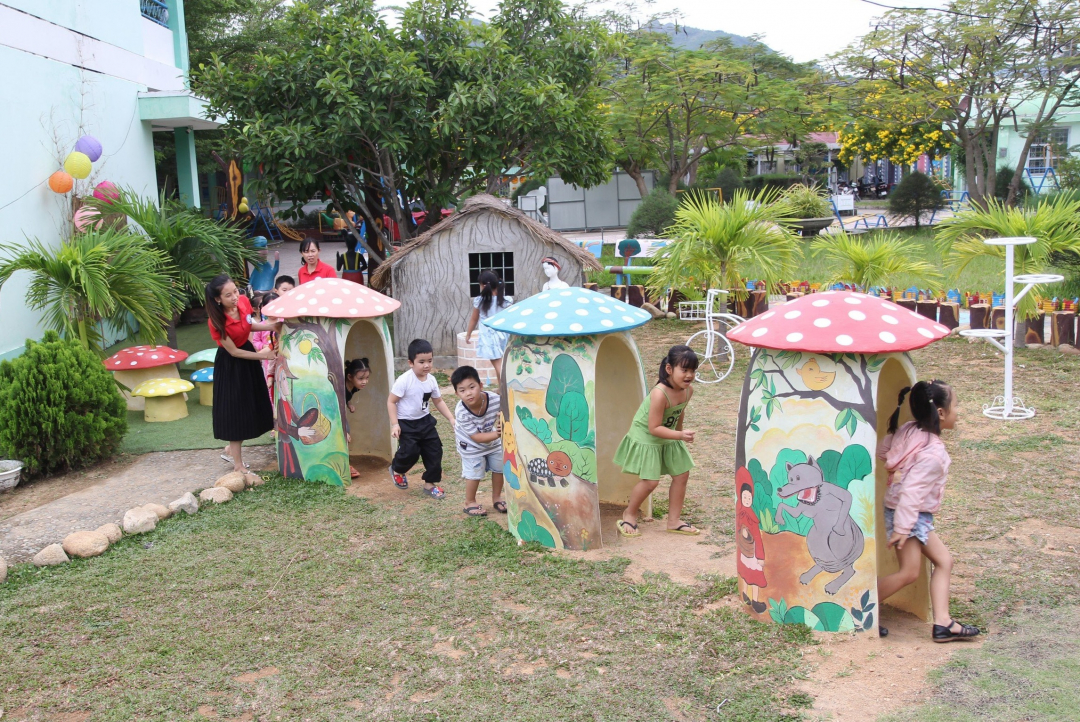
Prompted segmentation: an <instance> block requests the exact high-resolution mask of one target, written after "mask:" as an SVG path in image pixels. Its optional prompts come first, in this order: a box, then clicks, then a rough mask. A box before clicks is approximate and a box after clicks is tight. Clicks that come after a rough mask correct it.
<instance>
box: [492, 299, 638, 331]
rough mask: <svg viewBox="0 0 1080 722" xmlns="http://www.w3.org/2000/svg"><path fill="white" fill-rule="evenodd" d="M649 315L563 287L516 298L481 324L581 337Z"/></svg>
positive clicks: (632, 325) (627, 325)
mask: <svg viewBox="0 0 1080 722" xmlns="http://www.w3.org/2000/svg"><path fill="white" fill-rule="evenodd" d="M651 318H652V316H650V315H649V314H648V313H647V312H645V311H643V310H642V309H640V308H634V307H633V306H631V305H629V304H627V303H623V302H622V301H619V300H617V299H614V298H611V297H609V296H603V295H601V294H599V293H597V292H596V291H587V290H585V289H583V288H566V289H562V290H559V291H545V292H543V293H538V294H536V295H535V296H531V297H529V298H526V299H523V300H521V301H518V302H517V303H515V304H514V305H513V306H511V307H510V308H507V309H504V310H502V311H500V312H499V313H496V314H494V315H493V316H491V317H490V318H487V319H485V320H484V321H483V323H484V324H486V325H487V326H490V327H492V328H499V329H502V330H505V331H509V332H510V333H517V334H521V335H522V336H584V335H588V334H595V333H612V332H615V331H624V330H627V329H631V328H635V327H637V326H640V325H642V324H643V323H646V322H647V321H649V320H650V319H651ZM510 319H515V320H516V323H510V322H509V321H510Z"/></svg>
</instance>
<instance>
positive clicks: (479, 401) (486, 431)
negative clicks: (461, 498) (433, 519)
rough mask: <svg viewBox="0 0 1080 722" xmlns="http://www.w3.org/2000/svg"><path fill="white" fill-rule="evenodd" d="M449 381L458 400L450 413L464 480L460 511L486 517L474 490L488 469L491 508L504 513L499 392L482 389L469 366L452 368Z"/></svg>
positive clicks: (475, 373)
mask: <svg viewBox="0 0 1080 722" xmlns="http://www.w3.org/2000/svg"><path fill="white" fill-rule="evenodd" d="M450 384H451V385H452V386H453V387H454V393H456V394H457V395H458V398H460V399H461V401H458V405H457V408H456V409H454V416H455V417H457V424H456V425H455V426H454V438H455V441H456V442H457V452H458V454H459V455H460V456H461V476H462V477H463V478H464V479H465V508H464V509H462V511H463V512H465V513H466V514H468V515H469V516H487V512H486V511H485V510H484V507H483V505H482V504H480V503H478V502H477V501H476V490H477V487H479V486H480V482H481V481H483V480H484V475H485V474H486V473H487V472H489V471H490V472H491V504H492V506H494V507H495V511H498V512H499V513H501V514H505V513H506V502H505V501H503V499H502V489H503V475H502V469H503V451H502V429H501V428H500V426H499V410H500V400H499V395H498V394H493V393H491V392H490V391H484V385H483V384H482V383H480V374H479V372H477V370H476V369H475V368H473V367H472V366H458V367H457V368H456V369H454V373H453V374H451V376H450Z"/></svg>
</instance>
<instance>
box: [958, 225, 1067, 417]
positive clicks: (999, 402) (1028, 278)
mask: <svg viewBox="0 0 1080 722" xmlns="http://www.w3.org/2000/svg"><path fill="white" fill-rule="evenodd" d="M983 242H984V243H985V244H986V245H988V246H1003V247H1004V248H1005V297H1004V298H1003V299H1001V305H1002V306H1004V308H1005V328H1003V329H998V328H972V329H966V330H964V331H961V332H960V335H961V336H967V337H968V338H981V339H983V340H985V341H989V342H990V343H992V344H993V345H994V346H996V347H997V348H998V349H1000V350H1001V352H1002V353H1004V354H1005V393H1004V394H1003V395H1002V396H997V397H995V398H994V400H993V401H991V402H990V403H989V404H984V405H983V415H984V416H987V417H989V418H991V419H1000V420H1002V421H1018V420H1021V419H1030V418H1031V417H1032V416H1034V415H1035V409H1033V408H1029V407H1027V406H1025V405H1024V401H1023V399H1020V398H1019V397H1016V396H1013V342H1014V337H1015V334H1016V324H1015V321H1014V319H1013V316H1014V314H1015V312H1016V304H1018V303H1019V302H1020V299H1022V298H1023V297H1024V296H1025V295H1026V294H1027V293H1028V292H1029V291H1031V289H1033V288H1034V287H1035V286H1037V285H1040V284H1043V283H1057V282H1058V281H1063V280H1065V277H1064V276H1059V275H1056V274H1052V273H1027V274H1023V275H1020V276H1013V260H1014V258H1015V248H1016V246H1027V245H1030V244H1032V243H1035V242H1036V239H1035V238H1031V237H1029V236H1022V237H1017V238H988V239H986V240H985V241H983ZM1014 283H1022V284H1024V288H1023V289H1022V290H1021V291H1020V293H1014V291H1015V289H1014V288H1013V284H1014ZM995 305H996V303H995ZM1002 340H1004V343H1002Z"/></svg>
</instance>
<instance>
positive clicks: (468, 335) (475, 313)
mask: <svg viewBox="0 0 1080 722" xmlns="http://www.w3.org/2000/svg"><path fill="white" fill-rule="evenodd" d="M479 322H480V309H479V308H474V309H473V310H472V313H470V314H469V325H468V326H467V327H466V328H465V343H469V342H470V341H471V340H472V332H473V331H475V330H476V324H477V323H479Z"/></svg>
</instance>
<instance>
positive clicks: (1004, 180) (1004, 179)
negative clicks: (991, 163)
mask: <svg viewBox="0 0 1080 722" xmlns="http://www.w3.org/2000/svg"><path fill="white" fill-rule="evenodd" d="M1015 171H1016V169H1015V168H1010V167H1009V166H1007V165H1003V166H1001V167H1000V168H998V170H997V175H996V176H994V198H997V199H998V200H999V201H1003V200H1005V199H1006V198H1008V197H1009V186H1010V185H1011V184H1012V179H1013V173H1014V172H1015ZM1031 194H1032V193H1031V186H1030V185H1029V184H1028V182H1027V179H1026V178H1024V177H1023V176H1021V178H1020V187H1019V188H1017V189H1016V202H1017V203H1023V202H1024V199H1026V198H1027V197H1028V196H1029V195H1031Z"/></svg>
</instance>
